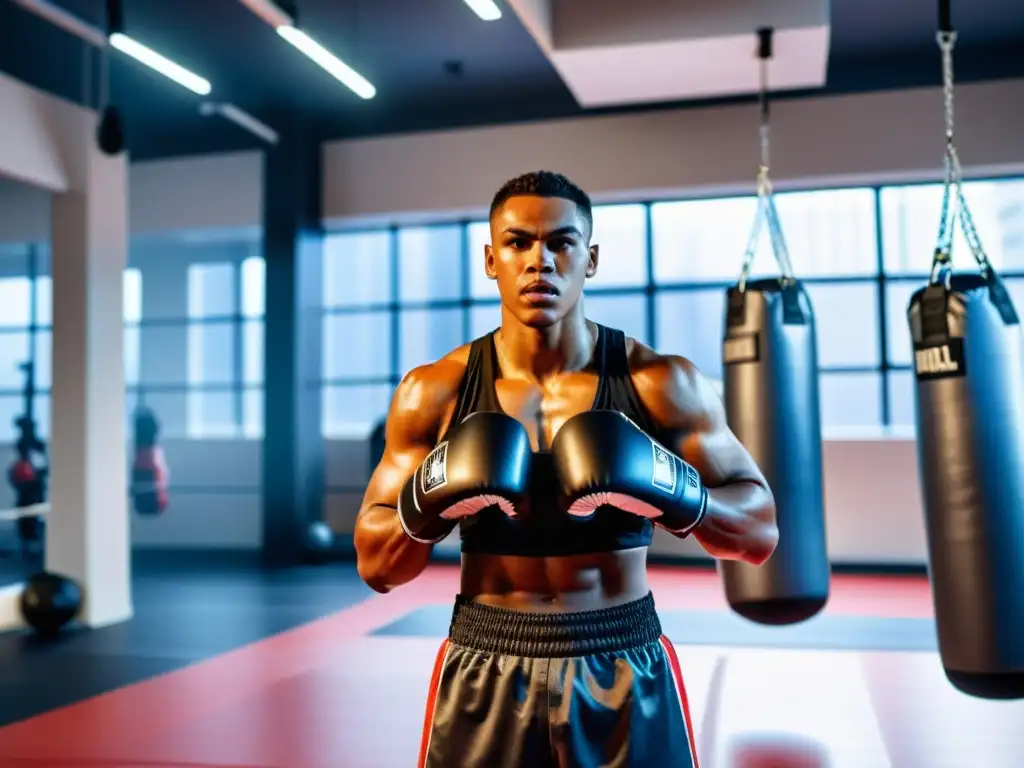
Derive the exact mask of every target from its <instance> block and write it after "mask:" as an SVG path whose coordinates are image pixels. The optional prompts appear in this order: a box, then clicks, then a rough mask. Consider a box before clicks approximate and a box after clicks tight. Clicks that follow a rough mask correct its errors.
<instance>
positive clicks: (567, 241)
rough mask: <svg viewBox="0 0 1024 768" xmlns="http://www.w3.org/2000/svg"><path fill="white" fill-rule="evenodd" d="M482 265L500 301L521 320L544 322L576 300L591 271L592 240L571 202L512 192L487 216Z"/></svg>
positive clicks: (594, 265) (559, 315) (554, 318)
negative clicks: (488, 235) (487, 241)
mask: <svg viewBox="0 0 1024 768" xmlns="http://www.w3.org/2000/svg"><path fill="white" fill-rule="evenodd" d="M486 269H487V276H488V277H489V278H491V279H492V280H496V281H497V283H498V293H499V294H501V302H502V304H503V305H504V306H505V307H507V308H508V309H509V311H511V312H512V313H513V314H514V315H515V317H516V318H517V319H518V320H519V321H520V322H522V323H523V324H524V325H526V326H529V327H531V328H545V327H547V326H550V325H553V324H555V323H557V322H558V321H559V320H561V319H562V318H563V317H565V315H566V314H567V313H568V312H569V310H571V309H572V308H573V307H574V306H575V305H576V304H577V303H578V302H579V298H580V294H581V293H582V292H583V283H584V281H585V280H586V279H587V278H588V277H592V276H593V275H594V274H595V273H596V272H597V246H596V245H595V246H591V245H590V227H589V225H588V223H587V221H586V219H585V218H584V217H583V216H581V215H580V211H579V208H578V207H577V206H576V204H575V203H574V202H572V201H570V200H563V199H562V198H558V197H531V196H523V197H513V198H510V199H509V200H507V201H506V202H505V205H504V206H502V207H501V209H499V210H498V211H496V212H495V214H494V216H493V217H492V218H491V245H489V246H487V249H486Z"/></svg>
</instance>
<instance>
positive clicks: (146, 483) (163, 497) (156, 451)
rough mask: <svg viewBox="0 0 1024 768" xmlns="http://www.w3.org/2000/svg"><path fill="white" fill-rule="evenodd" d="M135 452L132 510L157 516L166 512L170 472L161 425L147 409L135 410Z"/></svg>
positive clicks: (133, 458) (139, 408) (140, 407)
mask: <svg viewBox="0 0 1024 768" xmlns="http://www.w3.org/2000/svg"><path fill="white" fill-rule="evenodd" d="M134 433H135V434H134V442H135V451H134V456H133V457H132V471H131V495H132V507H133V508H134V509H135V511H136V512H137V513H138V514H140V515H157V514H160V513H161V512H163V511H164V510H165V509H167V505H168V503H169V502H170V498H169V495H168V482H169V473H168V471H167V461H166V459H165V458H164V450H163V448H161V447H160V442H159V438H160V422H159V420H158V419H157V417H156V414H155V413H154V412H153V411H152V410H151V409H149V408H147V407H145V406H141V405H140V406H139V407H138V408H136V409H135V429H134Z"/></svg>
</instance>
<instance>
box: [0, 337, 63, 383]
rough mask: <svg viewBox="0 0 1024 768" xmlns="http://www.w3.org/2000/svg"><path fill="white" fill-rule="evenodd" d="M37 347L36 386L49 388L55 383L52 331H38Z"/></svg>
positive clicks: (35, 361)
mask: <svg viewBox="0 0 1024 768" xmlns="http://www.w3.org/2000/svg"><path fill="white" fill-rule="evenodd" d="M2 343H3V340H2V337H0V344H2ZM35 347H36V348H35V353H34V354H35V359H34V360H33V362H34V363H35V366H36V386H37V387H39V388H40V389H49V388H50V387H51V386H52V384H53V334H52V333H51V332H50V331H36V338H35Z"/></svg>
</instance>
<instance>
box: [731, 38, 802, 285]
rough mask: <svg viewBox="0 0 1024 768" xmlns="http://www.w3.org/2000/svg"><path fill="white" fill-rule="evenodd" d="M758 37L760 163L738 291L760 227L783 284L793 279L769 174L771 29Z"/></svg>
mask: <svg viewBox="0 0 1024 768" xmlns="http://www.w3.org/2000/svg"><path fill="white" fill-rule="evenodd" d="M757 36H758V58H759V59H760V60H761V90H760V94H759V99H758V101H759V103H760V107H761V124H760V129H759V133H760V138H761V164H760V166H759V167H758V171H757V212H756V214H755V216H754V225H753V227H751V230H750V237H749V238H748V239H747V249H746V252H745V253H744V256H743V267H742V269H741V271H740V279H739V283H738V287H739V290H740V293H742V292H743V291H745V290H746V287H747V280H748V279H749V278H750V269H751V267H752V266H753V264H754V257H755V256H756V254H757V245H758V243H759V242H760V239H761V229H762V227H764V226H767V228H768V237H769V238H770V240H771V245H772V253H773V254H774V256H775V261H776V263H777V264H778V265H779V270H780V272H781V273H782V282H783V285H785V284H786V283H790V282H793V281H794V279H795V278H794V277H793V266H792V264H791V262H790V260H789V248H788V247H787V246H786V238H785V237H784V236H783V234H782V226H781V225H780V223H779V213H778V211H777V210H776V208H775V196H774V194H773V191H772V182H771V177H770V175H769V172H768V169H769V151H770V132H771V105H770V103H769V99H768V62H769V61H770V60H771V58H772V36H773V30H772V29H770V28H763V29H759V30H758V31H757Z"/></svg>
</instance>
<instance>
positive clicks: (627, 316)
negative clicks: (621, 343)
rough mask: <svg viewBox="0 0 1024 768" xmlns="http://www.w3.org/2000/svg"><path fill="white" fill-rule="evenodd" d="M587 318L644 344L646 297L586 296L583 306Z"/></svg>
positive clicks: (644, 295) (645, 338)
mask: <svg viewBox="0 0 1024 768" xmlns="http://www.w3.org/2000/svg"><path fill="white" fill-rule="evenodd" d="M584 306H585V308H586V312H587V317H588V318H590V319H591V320H593V321H594V322H595V323H601V325H607V326H609V327H611V328H618V329H619V330H620V331H625V332H626V335H627V336H632V337H633V338H634V339H637V340H639V341H641V342H643V343H645V344H647V343H650V342H649V341H648V339H647V295H646V294H643V293H638V294H636V295H625V296H602V295H601V294H596V295H595V294H588V295H587V298H586V303H585V304H584Z"/></svg>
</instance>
